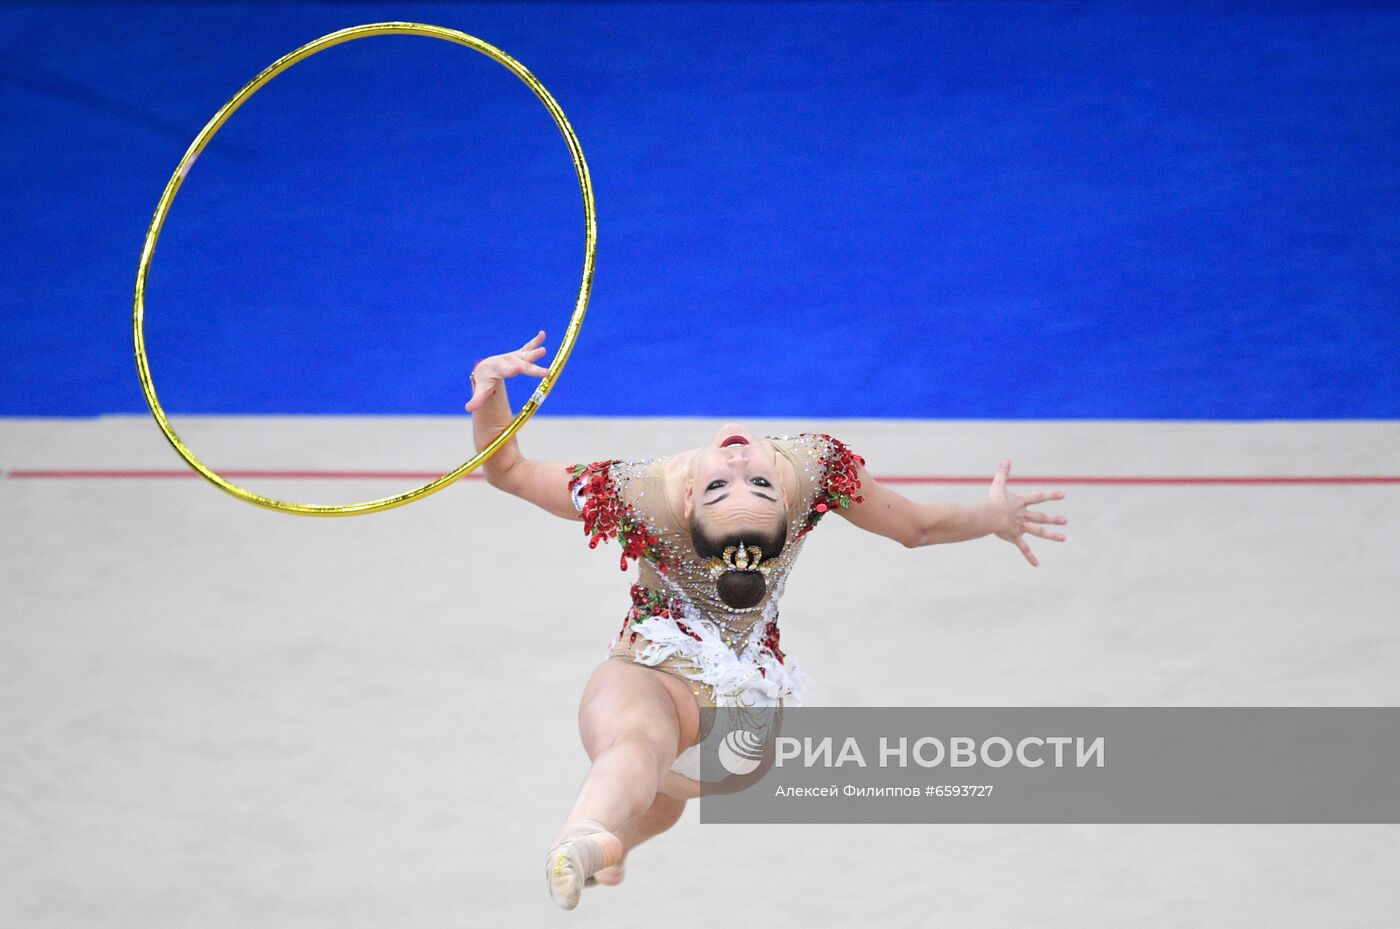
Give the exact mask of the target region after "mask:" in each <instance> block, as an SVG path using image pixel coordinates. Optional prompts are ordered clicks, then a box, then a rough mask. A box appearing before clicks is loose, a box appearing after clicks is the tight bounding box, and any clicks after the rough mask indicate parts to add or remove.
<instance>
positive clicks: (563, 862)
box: [544, 819, 623, 910]
mask: <svg viewBox="0 0 1400 929" xmlns="http://www.w3.org/2000/svg"><path fill="white" fill-rule="evenodd" d="M622 853H623V849H622V840H621V839H619V838H618V837H617V836H615V835H613V834H612V833H611V832H609V831H608V828H607V827H606V826H604V825H603V824H602V823H600V822H598V820H596V819H581V820H579V821H578V822H574V823H570V824H569V825H567V826H565V827H564V828H563V829H561V830H560V831H559V834H558V835H557V836H555V837H554V847H553V848H551V849H550V850H549V855H548V856H546V857H545V863H544V876H545V882H546V883H547V884H548V885H549V895H550V896H551V897H552V898H554V902H555V903H557V904H559V906H560V907H562V908H563V909H566V910H572V909H573V908H574V907H576V906H578V899H579V896H580V894H582V893H583V887H584V884H585V882H587V881H588V879H589V878H590V877H592V876H593V875H594V874H596V873H598V872H599V871H602V870H603V869H604V868H610V867H613V866H615V865H616V864H618V862H620V861H622Z"/></svg>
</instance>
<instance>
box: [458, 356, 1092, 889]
mask: <svg viewBox="0 0 1400 929" xmlns="http://www.w3.org/2000/svg"><path fill="white" fill-rule="evenodd" d="M544 337H545V333H544V332H543V331H541V332H539V333H538V334H537V335H536V336H535V337H534V338H532V339H531V340H530V341H529V342H526V343H525V345H524V346H522V347H521V348H519V349H517V350H515V351H513V352H507V353H505V354H501V355H493V356H491V357H488V358H484V359H482V360H481V361H480V362H478V363H477V364H476V366H475V368H474V370H473V372H472V377H471V380H472V396H471V399H470V400H469V401H468V402H467V404H466V409H467V411H468V412H470V413H471V414H472V426H473V433H474V437H475V441H476V445H477V448H478V449H481V448H483V447H485V446H486V445H487V444H488V443H489V442H490V441H491V440H492V439H494V438H495V437H496V436H497V435H499V434H500V433H501V432H502V431H503V430H504V429H505V428H506V427H507V426H508V425H509V424H510V422H511V420H512V417H513V415H514V414H512V412H511V410H510V404H509V401H508V400H507V398H506V391H505V389H504V388H503V387H502V383H503V381H504V380H505V379H506V378H509V377H513V376H515V375H517V374H527V375H531V376H534V377H544V376H546V375H547V374H548V369H546V368H544V367H541V366H540V365H538V364H536V363H535V362H536V361H537V360H538V359H540V357H541V356H542V355H543V354H544V353H545V347H544V345H543V344H542V343H543V341H544ZM482 469H483V470H484V471H485V476H486V480H487V482H488V483H489V484H490V485H491V486H492V487H495V488H497V489H500V490H503V491H505V492H506V493H509V494H513V495H515V496H517V497H521V498H523V499H525V500H528V501H529V502H531V503H533V504H535V505H537V506H539V507H542V508H543V509H545V510H548V511H549V512H550V513H553V514H554V515H556V516H560V517H563V518H564V519H569V520H574V521H581V522H582V523H583V531H584V534H585V535H586V536H588V538H589V545H590V547H597V546H598V545H599V544H600V543H602V542H604V541H607V540H609V539H615V540H616V541H617V542H618V543H619V544H620V545H621V549H622V550H621V557H620V559H619V561H620V564H621V566H622V568H623V570H626V569H627V566H628V561H629V560H633V561H636V562H637V568H638V575H637V580H636V582H635V583H633V584H632V587H631V606H630V608H629V609H628V611H627V614H626V616H625V618H624V620H623V624H622V629H621V630H620V631H619V632H618V634H617V637H616V639H615V640H614V642H613V644H612V646H611V651H610V653H609V655H608V657H607V658H606V659H604V660H603V661H602V662H601V663H600V664H599V665H598V667H597V669H596V670H595V671H594V672H593V674H592V676H591V677H590V679H589V681H588V683H587V685H586V686H585V688H584V691H583V697H582V699H581V701H580V705H579V717H578V719H579V734H580V736H581V737H582V739H583V746H584V749H585V750H586V751H587V752H588V756H589V758H590V759H591V766H590V768H589V771H588V774H587V776H586V777H585V778H584V781H583V785H582V786H581V787H580V789H579V792H578V795H577V797H576V799H575V801H574V804H573V806H572V808H571V809H570V810H569V813H568V815H567V816H566V817H565V819H564V825H563V828H562V829H561V830H560V831H559V833H558V834H557V835H556V836H555V838H554V841H553V843H552V847H551V848H550V850H549V852H548V854H547V856H546V859H545V880H546V884H547V886H548V889H549V892H550V895H551V896H552V897H553V899H554V902H555V903H557V904H558V905H559V906H561V907H563V908H564V909H573V908H574V907H576V906H577V905H578V901H579V898H580V895H581V893H582V891H583V889H584V887H585V886H591V885H593V884H617V883H620V882H621V881H622V879H623V859H624V858H625V856H626V855H627V853H628V852H629V851H631V850H632V849H633V848H635V847H636V846H637V845H639V844H640V843H642V842H643V841H645V840H646V839H648V838H651V837H652V836H655V835H657V834H659V833H661V832H664V831H665V830H666V829H668V828H670V827H671V826H672V825H674V824H675V823H676V821H677V820H678V819H679V818H680V816H681V813H682V811H683V810H684V808H685V803H686V800H687V799H690V798H692V797H695V796H698V794H699V790H700V785H701V783H702V782H701V780H700V775H699V772H698V770H697V766H698V762H697V755H698V745H699V743H700V742H701V740H703V739H704V738H705V736H706V732H704V731H701V730H702V723H701V720H702V709H704V708H710V707H751V706H752V707H773V706H783V705H787V706H796V705H798V704H799V703H800V702H801V699H802V694H803V691H804V689H805V687H806V683H807V681H806V675H805V674H804V673H803V671H802V670H801V668H800V667H799V666H798V665H797V664H796V663H795V662H794V661H792V660H791V659H790V658H788V656H786V655H785V654H784V653H783V651H782V649H781V648H780V646H779V635H778V611H777V605H778V600H779V598H780V597H781V596H782V592H783V585H784V582H785V580H786V578H787V574H788V572H789V570H790V569H791V567H792V564H793V562H794V560H795V559H796V558H797V555H798V553H799V551H800V550H801V547H802V543H803V539H804V536H805V535H806V534H807V533H808V532H809V531H811V530H812V529H813V528H814V527H815V526H816V525H817V524H818V523H819V522H820V521H821V520H822V519H823V518H824V517H825V516H826V514H828V513H832V512H835V513H839V514H840V515H841V516H843V517H844V518H845V519H847V520H849V521H850V522H851V523H853V524H855V525H856V526H858V527H860V528H861V529H865V530H867V531H869V532H873V533H876V534H877V535H882V536H886V537H888V538H891V539H894V540H895V541H898V542H900V543H901V544H903V545H904V546H905V547H907V548H916V547H919V546H923V545H933V544H936V543H941V542H961V541H965V540H968V539H976V538H981V537H982V536H986V535H995V536H997V538H1000V539H1004V540H1006V541H1007V542H1010V543H1012V544H1013V545H1015V546H1016V548H1017V549H1019V550H1020V552H1021V554H1022V555H1023V556H1024V557H1025V559H1026V561H1028V562H1029V563H1030V564H1031V565H1032V566H1035V565H1037V563H1038V562H1037V561H1036V558H1035V555H1034V554H1032V552H1031V549H1030V546H1029V545H1028V544H1027V542H1026V540H1025V538H1024V536H1026V535H1034V536H1038V537H1040V538H1043V539H1050V540H1052V541H1056V542H1062V541H1064V538H1065V537H1064V535H1063V534H1061V533H1059V532H1057V531H1055V530H1052V529H1048V528H1046V525H1047V524H1052V525H1060V526H1062V525H1064V524H1065V522H1066V520H1065V518H1064V517H1063V516H1053V515H1049V514H1046V513H1042V512H1040V511H1037V510H1032V509H1030V507H1032V506H1034V505H1035V504H1039V503H1044V502H1046V501H1049V500H1060V499H1063V498H1064V493H1063V492H1060V491H1046V492H1039V493H1031V494H1026V495H1025V496H1018V495H1017V494H1014V493H1012V492H1010V491H1009V490H1007V489H1006V480H1007V476H1008V474H1009V473H1010V469H1011V462H1009V461H1006V460H1003V461H1002V462H1001V464H1000V466H999V467H998V468H997V470H996V474H995V476H994V477H993V478H992V481H991V487H990V489H989V491H988V495H987V501H986V502H985V503H979V504H975V505H970V506H963V505H957V504H951V503H917V502H915V501H913V500H909V499H907V498H905V497H903V496H901V495H899V494H898V493H895V492H894V491H893V490H891V489H890V488H889V487H886V486H882V485H881V484H880V483H879V482H877V481H876V480H875V479H874V478H872V477H871V476H870V474H869V472H868V471H867V470H866V469H865V459H864V458H862V457H861V456H860V455H857V454H856V453H855V452H853V451H852V450H851V449H849V448H848V447H847V446H846V445H845V444H844V443H843V442H841V441H840V440H839V439H836V438H833V437H832V436H830V435H826V434H824V433H802V434H799V435H785V436H759V435H755V434H754V433H753V432H752V431H750V430H749V429H747V428H745V427H744V426H743V425H742V424H740V423H726V424H724V425H723V426H721V427H720V428H719V430H718V431H716V432H715V433H714V435H713V436H712V437H710V439H709V440H708V441H707V442H706V443H705V444H704V445H702V446H700V447H699V448H692V449H688V450H686V451H682V452H678V453H677V454H674V455H670V456H667V457H664V458H652V459H646V460H622V459H611V460H603V461H595V462H592V463H588V464H573V465H566V464H562V463H552V462H542V461H530V460H528V459H526V458H525V457H523V456H522V455H521V454H520V450H519V448H518V446H517V445H516V442H515V439H514V438H512V439H511V440H510V441H509V442H507V443H505V444H504V445H502V446H501V448H500V449H499V450H498V451H497V452H496V454H495V455H494V456H492V457H491V458H490V459H489V460H487V461H486V462H485V463H484V464H483V465H482Z"/></svg>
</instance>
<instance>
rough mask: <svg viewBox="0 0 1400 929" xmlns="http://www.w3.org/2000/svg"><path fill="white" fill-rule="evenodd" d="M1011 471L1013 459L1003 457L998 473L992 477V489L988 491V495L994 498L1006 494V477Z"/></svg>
mask: <svg viewBox="0 0 1400 929" xmlns="http://www.w3.org/2000/svg"><path fill="white" fill-rule="evenodd" d="M1010 473H1011V459H1009V458H1003V459H1002V460H1001V464H1000V465H999V466H998V467H997V473H996V474H995V475H993V477H992V486H991V489H990V490H988V491H987V496H988V497H989V498H991V499H992V500H996V499H999V498H1001V497H1004V496H1006V478H1007V475H1009V474H1010Z"/></svg>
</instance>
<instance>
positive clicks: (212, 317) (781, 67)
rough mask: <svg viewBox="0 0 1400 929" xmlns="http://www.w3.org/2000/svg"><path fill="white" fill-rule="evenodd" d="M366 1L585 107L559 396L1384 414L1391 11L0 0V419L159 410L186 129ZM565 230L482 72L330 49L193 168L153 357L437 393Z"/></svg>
mask: <svg viewBox="0 0 1400 929" xmlns="http://www.w3.org/2000/svg"><path fill="white" fill-rule="evenodd" d="M383 19H409V20H417V21H423V22H431V23H437V24H440V25H445V26H450V27H453V28H457V29H461V30H463V31H465V32H468V33H471V34H474V35H477V36H479V37H481V38H483V39H485V40H486V41H488V42H491V43H493V44H495V45H497V46H499V47H501V48H503V49H504V50H505V51H507V52H508V53H510V54H512V55H513V56H515V57H516V58H518V59H519V60H520V61H521V62H522V63H524V64H525V66H526V67H528V68H530V69H531V70H532V71H533V72H534V73H535V74H536V75H537V76H538V77H539V78H540V79H541V80H542V81H543V82H544V83H545V85H546V86H547V87H548V88H549V89H550V91H551V92H552V93H553V94H554V96H555V97H556V99H558V101H559V102H560V104H561V105H562V106H563V108H564V110H565V112H566V113H567V114H568V116H569V119H570V121H571V122H572V123H573V125H574V128H575V129H576V131H577V132H578V134H579V136H580V138H581V141H582V145H583V149H584V153H585V155H586V157H587V159H588V162H589V165H590V167H591V169H592V173H593V180H594V183H595V186H596V192H597V200H598V210H599V232H600V237H599V251H598V271H597V278H596V284H595V288H594V292H593V299H592V302H591V304H590V309H589V315H588V319H587V321H586V323H585V325H584V328H583V332H582V336H581V339H580V341H579V343H578V345H577V347H576V349H575V353H574V355H573V357H572V359H571V360H570V362H569V365H568V368H567V369H566V371H565V372H564V375H563V378H562V379H561V381H560V384H559V386H558V387H557V388H556V390H555V392H554V393H553V394H552V396H551V398H550V400H549V403H548V404H546V406H545V410H544V412H545V414H546V415H551V414H556V415H557V414H590V415H596V414H606V415H721V416H725V415H733V416H835V417H844V416H892V417H901V418H905V417H1017V418H1019V417H1026V418H1036V417H1108V418H1119V417H1132V418H1177V417H1181V418H1275V417H1277V418H1309V417H1319V418H1334V417H1343V418H1356V417H1383V418H1391V417H1396V416H1397V415H1400V119H1398V118H1397V117H1400V9H1397V7H1396V6H1395V5H1391V4H1379V3H1364V4H1362V3H1357V4H1341V3H1326V4H1317V5H1309V4H1299V3H1272V4H1257V5H1250V4H1240V3H1219V4H1215V3H1211V4H1203V3H1182V2H1172V3H1131V4H1130V3H1116V4H1109V3H1094V4H1074V3H1029V2H1027V3H982V2H973V3H957V2H950V3H907V4H872V3H796V2H788V3H744V4H719V3H695V4H671V3H666V4H659V3H658V4H636V3H575V4H525V3H511V4H491V5H474V4H427V5H424V4H383V3H357V4H340V5H331V4H299V3H278V4H271V3H269V4H242V5H239V4H219V5H195V4H151V5H131V4H123V5H101V4H71V5H70V4H57V3H46V4H42V5H39V4H36V5H32V6H23V5H21V6H15V5H6V6H4V7H0V49H2V50H3V53H2V54H0V125H3V126H4V132H3V141H0V146H2V148H0V151H2V152H3V156H4V157H3V163H0V190H2V191H3V199H0V218H3V220H4V235H3V237H0V259H3V267H4V269H5V273H4V277H3V283H0V299H3V320H4V326H3V334H0V363H2V364H3V372H0V385H3V393H2V394H0V415H46V416H47V415H90V414H96V413H103V412H133V411H141V410H144V409H145V405H144V401H143V399H142V397H141V394H140V390H139V386H138V384H137V380H136V375H135V367H134V364H133V362H132V351H131V332H130V326H131V324H130V300H131V290H132V285H133V280H134V274H135V268H136V262H137V258H138V255H139V249H140V246H141V241H142V237H143V235H144V233H145V230H146V225H147V223H148V222H149V220H150V217H151V213H152V212H153V210H154V207H155V203H156V199H157V197H158V195H159V194H160V191H161V189H162V188H163V186H164V184H165V182H166V179H167V178H168V176H169V174H170V172H171V170H172V169H173V168H174V166H175V164H176V162H177V161H178V160H179V158H180V156H181V154H182V153H183V152H184V149H185V147H186V146H187V145H188V144H189V142H190V140H191V139H192V138H193V137H194V135H195V133H196V132H197V131H198V130H199V128H200V127H201V126H202V125H203V124H204V122H205V121H206V120H207V119H208V118H209V116H210V115H212V114H213V112H214V110H215V109H217V108H218V106H219V105H220V104H222V103H223V102H224V100H225V99H227V98H228V97H229V96H230V95H231V94H232V93H233V92H234V91H235V90H236V89H237V88H238V87H239V86H241V85H242V84H243V83H244V82H245V81H246V80H247V79H248V78H249V77H251V76H252V75H253V74H254V73H256V72H257V71H258V70H260V69H261V68H262V67H264V66H265V65H267V64H268V63H270V62H271V61H272V60H273V59H275V58H277V57H278V56H279V55H281V54H283V53H285V52H287V51H289V50H291V49H292V48H294V47H296V46H297V45H299V44H301V43H303V42H306V41H308V40H310V39H312V38H314V37H316V36H318V35H321V34H323V33H326V32H329V31H332V30H334V29H338V28H341V27H344V26H347V25H352V24H354V23H358V22H370V21H376V20H383ZM582 244H583V228H582V210H581V206H580V201H579V194H578V190H577V185H576V182H575V179H574V176H573V171H572V166H571V165H570V163H569V160H568V156H567V150H566V148H565V146H564V143H563V140H562V138H561V136H560V135H559V132H558V131H557V129H556V128H555V127H554V124H553V123H552V121H551V120H550V118H549V115H548V114H547V113H546V111H545V110H544V108H543V107H542V106H540V105H539V103H538V102H537V101H536V100H535V98H534V97H533V96H532V95H531V94H530V92H529V90H528V89H527V88H526V87H525V86H524V85H523V84H521V83H520V82H519V81H517V80H516V79H515V78H514V77H513V76H511V75H510V74H509V73H508V72H507V71H505V70H504V69H503V68H501V67H500V66H499V65H497V64H495V63H494V62H491V61H490V60H489V59H487V58H485V57H483V56H480V55H476V54H474V53H472V52H470V51H468V50H466V49H462V48H460V47H457V46H453V45H450V44H447V43H443V42H437V41H434V40H431V39H422V38H411V37H389V38H374V39H368V40H364V41H360V42H354V43H351V44H348V45H344V46H340V47H338V48H334V49H331V50H330V51H327V52H325V53H323V54H321V55H318V56H316V57H315V58H312V59H311V60H309V61H307V62H305V63H304V64H301V65H298V66H297V67H296V68H294V69H292V70H291V71H290V72H288V73H287V74H285V75H283V76H282V77H280V78H278V79H277V80H276V81H274V82H273V83H272V84H271V85H269V87H268V88H267V89H266V90H264V91H263V92H261V93H259V94H258V95H257V96H256V97H254V99H253V100H252V101H251V102H250V103H249V104H248V105H247V106H245V107H244V108H243V109H242V110H241V111H240V112H239V113H238V114H237V115H236V116H235V117H234V118H233V120H232V121H231V122H230V123H229V124H228V126H227V127H226V129H225V130H224V131H223V132H222V133H220V135H219V136H218V138H216V139H215V141H214V142H213V144H212V145H211V147H210V148H209V150H208V151H207V152H206V154H205V155H204V156H203V157H202V158H201V159H200V161H199V162H198V164H197V165H196V166H195V168H194V170H193V171H192V173H191V175H190V179H189V181H188V182H187V183H186V185H185V187H184V189H183V191H182V192H181V194H180V198H179V200H177V202H176V205H175V209H174V211H173V213H172V216H171V218H170V221H169V223H168V224H167V226H166V232H165V233H164V235H163V237H162V239H161V243H160V248H159V250H158V252H157V256H156V262H155V267H154V271H153V276H152V282H151V291H150V297H149V300H148V320H149V321H148V326H147V331H148V338H149V341H150V347H151V356H152V364H153V368H154V371H155V375H156V379H157V386H158V387H159V388H160V390H161V393H162V397H163V399H164V401H165V403H166V405H167V407H168V408H169V409H171V410H173V411H179V412H220V413H250V412H291V413H454V412H460V410H461V404H462V403H463V402H464V400H465V399H466V397H467V395H468V387H467V371H468V370H469V368H470V366H471V364H472V363H473V362H474V361H475V360H476V359H477V358H478V357H480V356H482V355H485V354H491V353H495V352H499V351H504V350H507V349H510V348H514V347H517V346H518V345H519V344H521V343H523V342H524V341H525V340H526V339H528V338H529V337H530V336H531V335H533V334H534V332H535V331H536V330H537V329H540V328H543V329H546V330H547V331H548V332H549V334H550V338H549V342H548V344H549V345H550V346H551V348H552V347H553V346H555V345H557V340H558V336H559V335H560V334H561V333H562V331H563V329H564V326H565V323H566V321H567V319H568V316H569V313H570V311H571V309H572V304H573V298H574V294H575V291H576V289H577V287H578V276H579V271H580V266H581V261H582ZM519 387H520V388H521V389H517V390H513V391H512V393H513V395H514V397H515V400H516V402H517V403H518V402H519V400H520V399H522V398H523V397H524V396H525V395H526V394H527V393H528V390H529V389H532V387H533V382H531V383H529V384H523V383H522V384H520V385H519Z"/></svg>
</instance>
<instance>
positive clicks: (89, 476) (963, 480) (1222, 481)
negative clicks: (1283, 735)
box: [4, 468, 1400, 486]
mask: <svg viewBox="0 0 1400 929" xmlns="http://www.w3.org/2000/svg"><path fill="white" fill-rule="evenodd" d="M222 473H223V476H224V477H226V478H228V479H229V480H243V479H250V478H251V479H262V480H347V481H377V480H388V481H431V480H434V479H436V478H438V477H440V476H441V474H440V472H435V471H312V470H280V471H279V470H247V469H244V470H234V471H224V472H222ZM4 476H5V477H6V478H8V479H13V480H154V479H165V478H190V477H198V476H199V475H198V474H197V473H196V472H195V471H193V470H191V469H188V468H176V469H151V468H107V469H96V470H85V469H81V468H61V469H44V470H38V469H35V470H25V469H15V470H12V471H8V472H4ZM481 478H482V475H481V474H478V473H475V472H473V473H471V474H468V475H465V476H464V477H463V478H462V479H463V480H480V479H481ZM876 480H878V481H880V482H881V483H882V484H987V483H989V482H990V481H991V476H990V475H986V476H983V475H971V476H961V475H934V474H893V475H876ZM1010 482H1011V483H1013V484H1065V485H1093V484H1103V485H1146V486H1153V485H1160V486H1192V485H1199V486H1212V485H1213V486H1230V485H1241V486H1266V485H1308V484H1312V485H1324V486H1325V485H1346V484H1363V485H1366V484H1369V485H1377V484H1400V475H1394V474H1298V475H1274V474H1256V475H1082V474H1061V475H1035V476H1018V475H1013V476H1012V477H1011V479H1010Z"/></svg>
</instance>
